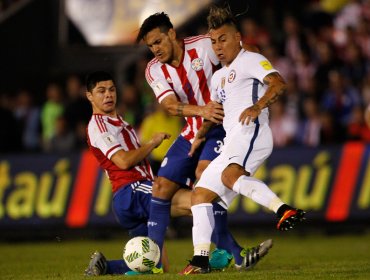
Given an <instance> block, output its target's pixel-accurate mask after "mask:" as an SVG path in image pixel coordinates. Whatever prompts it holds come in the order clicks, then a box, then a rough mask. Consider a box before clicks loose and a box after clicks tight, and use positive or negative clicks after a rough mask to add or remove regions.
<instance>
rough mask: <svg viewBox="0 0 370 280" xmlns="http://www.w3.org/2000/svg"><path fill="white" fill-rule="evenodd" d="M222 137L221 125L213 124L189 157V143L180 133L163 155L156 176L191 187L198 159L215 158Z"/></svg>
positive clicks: (218, 151)
mask: <svg viewBox="0 0 370 280" xmlns="http://www.w3.org/2000/svg"><path fill="white" fill-rule="evenodd" d="M224 137H225V130H224V128H223V126H222V125H217V126H215V127H214V128H212V129H211V130H210V131H209V132H208V133H207V134H206V141H205V142H204V143H203V144H202V145H201V146H200V147H199V148H198V150H197V151H196V152H195V154H194V155H193V156H192V157H189V156H188V153H189V151H190V148H191V143H190V142H189V141H187V140H186V139H185V138H184V137H182V136H181V135H180V136H179V137H178V138H177V139H176V141H175V142H174V143H173V144H172V146H171V147H170V149H169V150H168V152H167V154H166V156H165V157H164V159H163V161H162V164H161V168H160V169H159V171H158V176H161V177H165V178H166V179H168V180H171V181H173V182H176V183H177V184H179V185H180V186H182V187H192V186H193V184H194V181H195V169H196V167H197V165H198V161H199V160H210V161H212V160H213V159H215V158H216V157H217V156H218V155H219V154H220V152H221V151H220V149H221V147H222V145H223V139H224Z"/></svg>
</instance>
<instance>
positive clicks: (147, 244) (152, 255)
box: [123, 236, 161, 272]
mask: <svg viewBox="0 0 370 280" xmlns="http://www.w3.org/2000/svg"><path fill="white" fill-rule="evenodd" d="M160 256H161V251H160V250H159V246H158V245H157V244H156V243H155V242H154V241H153V240H152V239H150V238H149V237H146V236H137V237H134V238H132V239H130V240H129V241H128V242H127V243H126V245H125V247H124V248H123V259H124V260H125V262H126V264H127V266H128V267H129V268H130V269H131V270H133V271H137V272H146V271H149V270H151V269H152V268H153V267H155V266H156V265H157V264H158V262H159V258H160Z"/></svg>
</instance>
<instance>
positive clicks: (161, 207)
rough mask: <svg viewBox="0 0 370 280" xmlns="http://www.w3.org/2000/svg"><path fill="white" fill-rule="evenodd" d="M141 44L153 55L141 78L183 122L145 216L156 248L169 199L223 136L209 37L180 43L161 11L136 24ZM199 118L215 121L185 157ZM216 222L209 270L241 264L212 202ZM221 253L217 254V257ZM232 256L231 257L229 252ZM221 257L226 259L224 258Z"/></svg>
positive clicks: (222, 211) (222, 213) (216, 64)
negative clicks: (213, 91)
mask: <svg viewBox="0 0 370 280" xmlns="http://www.w3.org/2000/svg"><path fill="white" fill-rule="evenodd" d="M141 40H143V41H144V43H145V44H146V45H147V46H148V47H149V49H150V51H151V52H152V53H153V54H154V56H155V57H154V59H153V60H152V61H150V62H149V63H148V65H147V68H146V79H147V81H148V83H149V85H150V86H151V88H152V89H153V91H154V94H155V96H156V99H157V101H158V102H159V103H160V104H161V105H162V106H163V107H164V108H165V109H166V110H167V111H168V113H169V114H170V115H173V116H179V117H184V118H185V120H186V124H185V126H184V128H183V130H182V132H181V135H179V136H178V138H177V139H176V141H175V142H174V144H173V145H172V146H171V148H170V149H169V150H168V152H167V154H166V156H165V158H164V159H163V161H162V164H161V168H160V169H159V171H158V178H156V180H155V183H154V185H153V197H152V201H151V211H150V217H149V221H150V223H149V227H148V231H149V237H151V238H152V239H153V240H155V241H156V242H157V243H158V245H159V246H160V247H162V243H163V241H164V237H165V231H166V228H167V226H168V224H169V221H170V207H171V198H172V197H173V195H174V194H175V193H176V192H177V191H178V190H179V189H180V188H192V186H193V184H194V182H195V180H196V179H197V178H199V177H200V174H201V173H202V172H203V170H204V169H205V168H206V167H207V166H208V164H209V163H210V162H211V161H212V160H213V159H214V158H215V157H217V155H218V154H219V153H220V149H221V146H222V143H223V138H224V136H225V131H224V129H223V127H222V125H221V122H222V118H223V116H224V113H223V109H222V106H221V105H220V104H218V103H217V102H212V101H211V99H210V96H211V95H210V81H211V77H212V74H213V73H214V72H215V71H216V70H217V69H219V68H220V61H219V59H218V58H217V56H216V55H215V54H214V52H213V50H212V46H211V41H210V38H209V36H208V35H199V36H194V37H188V38H185V39H183V40H179V39H178V38H177V37H176V31H175V30H174V28H173V25H172V23H171V21H170V19H169V17H168V16H167V15H166V14H165V13H163V12H162V13H156V14H153V15H151V16H149V17H148V18H147V19H146V20H145V21H144V22H143V24H142V25H141V28H140V30H139V34H138V36H137V41H138V42H140V41H141ZM204 119H206V120H210V121H212V122H215V123H218V124H220V125H216V126H215V127H213V128H212V130H210V131H209V132H208V133H207V135H206V141H204V142H203V143H202V147H201V148H199V149H198V150H197V151H196V153H195V154H194V155H193V156H192V157H189V156H188V153H189V150H190V147H191V143H192V142H193V140H194V137H195V135H196V134H197V131H198V129H199V128H200V127H201V125H202V123H203V121H204ZM213 213H214V216H215V219H216V226H215V234H214V236H213V241H214V242H215V244H216V246H217V247H218V248H219V249H224V250H227V251H228V252H229V253H224V252H223V251H219V250H216V252H215V253H214V254H213V255H212V257H211V266H212V267H214V268H222V267H223V266H224V265H226V264H227V263H228V262H230V261H231V260H232V258H233V257H234V258H235V263H236V264H237V265H241V264H242V262H243V260H244V259H245V258H246V255H245V250H243V248H242V247H241V246H240V245H239V244H238V243H237V242H236V241H235V240H234V238H233V237H232V235H231V234H230V232H229V231H228V228H227V210H226V208H225V206H224V205H223V206H221V205H220V204H218V203H214V204H213ZM220 252H222V253H221V254H220ZM230 253H231V254H232V255H231V254H230ZM225 258H226V260H225Z"/></svg>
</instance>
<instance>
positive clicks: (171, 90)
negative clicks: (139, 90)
mask: <svg viewBox="0 0 370 280" xmlns="http://www.w3.org/2000/svg"><path fill="white" fill-rule="evenodd" d="M219 67H220V66H219V60H218V58H217V57H216V55H215V53H214V52H213V49H212V44H211V40H210V38H209V36H205V35H200V36H195V37H188V38H186V39H184V55H183V58H182V61H181V63H180V65H179V66H178V67H174V66H171V65H169V64H163V63H161V62H159V61H158V59H156V58H154V59H153V60H151V61H150V62H149V63H148V65H147V68H146V72H145V76H146V79H147V82H148V84H149V85H150V86H151V88H152V89H153V91H154V94H155V96H156V98H157V100H158V102H159V103H161V101H162V100H163V99H164V98H165V97H166V96H168V95H170V94H175V95H176V97H177V99H178V100H179V101H181V102H183V103H186V104H193V105H201V106H202V105H205V104H207V103H208V102H209V101H210V95H211V93H210V85H211V82H210V81H211V77H212V75H213V73H214V72H215V71H216V70H217V69H219ZM185 120H186V125H185V127H184V129H183V130H182V132H181V134H182V135H183V136H184V137H185V139H187V140H189V141H192V140H193V138H194V137H195V135H196V133H197V131H198V129H199V127H200V126H201V124H202V122H203V119H202V118H201V117H185Z"/></svg>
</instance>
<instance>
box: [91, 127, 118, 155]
mask: <svg viewBox="0 0 370 280" xmlns="http://www.w3.org/2000/svg"><path fill="white" fill-rule="evenodd" d="M88 134H89V135H88V136H89V140H90V144H91V146H93V147H95V148H97V149H99V150H101V151H102V153H103V154H104V155H105V156H106V157H107V158H108V159H111V157H112V156H113V155H114V154H115V153H116V152H118V151H119V150H123V147H122V146H121V144H120V143H119V142H118V140H117V139H116V137H115V136H114V135H112V134H111V133H110V132H109V130H107V129H106V124H105V123H103V122H101V123H99V124H96V123H95V122H94V123H90V124H89V127H88Z"/></svg>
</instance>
